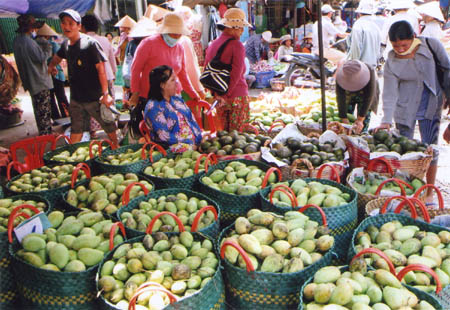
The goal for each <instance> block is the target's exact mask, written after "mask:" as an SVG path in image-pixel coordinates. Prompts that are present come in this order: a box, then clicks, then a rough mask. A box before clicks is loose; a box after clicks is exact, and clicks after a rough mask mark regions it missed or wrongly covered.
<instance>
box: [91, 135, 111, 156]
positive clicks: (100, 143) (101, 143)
mask: <svg viewBox="0 0 450 310" xmlns="http://www.w3.org/2000/svg"><path fill="white" fill-rule="evenodd" d="M103 142H105V143H107V144H109V146H110V147H111V150H115V149H117V145H115V144H113V143H112V141H111V140H106V139H105V140H93V141H91V143H89V157H90V158H94V157H95V156H94V153H92V147H93V146H94V144H97V145H98V156H99V157H100V156H102V152H103Z"/></svg>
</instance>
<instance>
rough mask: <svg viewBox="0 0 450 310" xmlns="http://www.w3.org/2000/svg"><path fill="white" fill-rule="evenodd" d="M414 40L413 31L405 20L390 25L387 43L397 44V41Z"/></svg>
mask: <svg viewBox="0 0 450 310" xmlns="http://www.w3.org/2000/svg"><path fill="white" fill-rule="evenodd" d="M412 39H414V29H413V27H412V26H411V24H410V23H409V22H408V21H406V20H400V21H398V22H395V23H393V24H392V26H391V28H389V41H391V42H397V41H399V40H412Z"/></svg>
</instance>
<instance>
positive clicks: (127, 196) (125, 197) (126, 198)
mask: <svg viewBox="0 0 450 310" xmlns="http://www.w3.org/2000/svg"><path fill="white" fill-rule="evenodd" d="M135 185H139V186H140V187H141V188H142V190H143V191H144V195H148V192H149V190H148V189H147V187H145V185H144V184H142V183H141V182H133V183H130V184H129V185H128V186H127V187H126V188H125V190H124V191H123V194H122V206H125V205H127V204H128V203H129V202H130V191H131V188H132V187H133V186H135Z"/></svg>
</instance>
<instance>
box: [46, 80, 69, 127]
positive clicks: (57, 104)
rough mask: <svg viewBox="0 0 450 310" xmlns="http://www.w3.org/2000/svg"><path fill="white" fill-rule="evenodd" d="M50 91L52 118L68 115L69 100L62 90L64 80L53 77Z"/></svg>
mask: <svg viewBox="0 0 450 310" xmlns="http://www.w3.org/2000/svg"><path fill="white" fill-rule="evenodd" d="M50 92H51V94H50V97H51V107H52V118H53V119H58V118H62V117H67V116H69V115H68V109H69V101H68V100H67V97H66V93H65V91H64V82H63V81H60V80H58V79H55V78H54V77H53V89H51V90H50ZM55 97H56V99H55Z"/></svg>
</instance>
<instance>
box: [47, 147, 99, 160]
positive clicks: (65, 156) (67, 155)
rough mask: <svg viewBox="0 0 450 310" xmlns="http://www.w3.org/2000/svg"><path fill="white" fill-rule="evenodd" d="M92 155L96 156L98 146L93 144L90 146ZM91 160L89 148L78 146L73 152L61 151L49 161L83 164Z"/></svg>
mask: <svg viewBox="0 0 450 310" xmlns="http://www.w3.org/2000/svg"><path fill="white" fill-rule="evenodd" d="M92 154H93V155H94V156H97V155H98V144H94V145H93V146H92ZM89 159H91V157H90V156H89V146H80V147H78V148H77V149H76V150H75V151H74V152H72V153H71V152H70V151H69V150H65V151H62V152H61V153H58V154H56V155H54V156H53V157H52V158H51V160H54V161H59V162H63V163H68V162H83V161H87V160H89Z"/></svg>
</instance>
